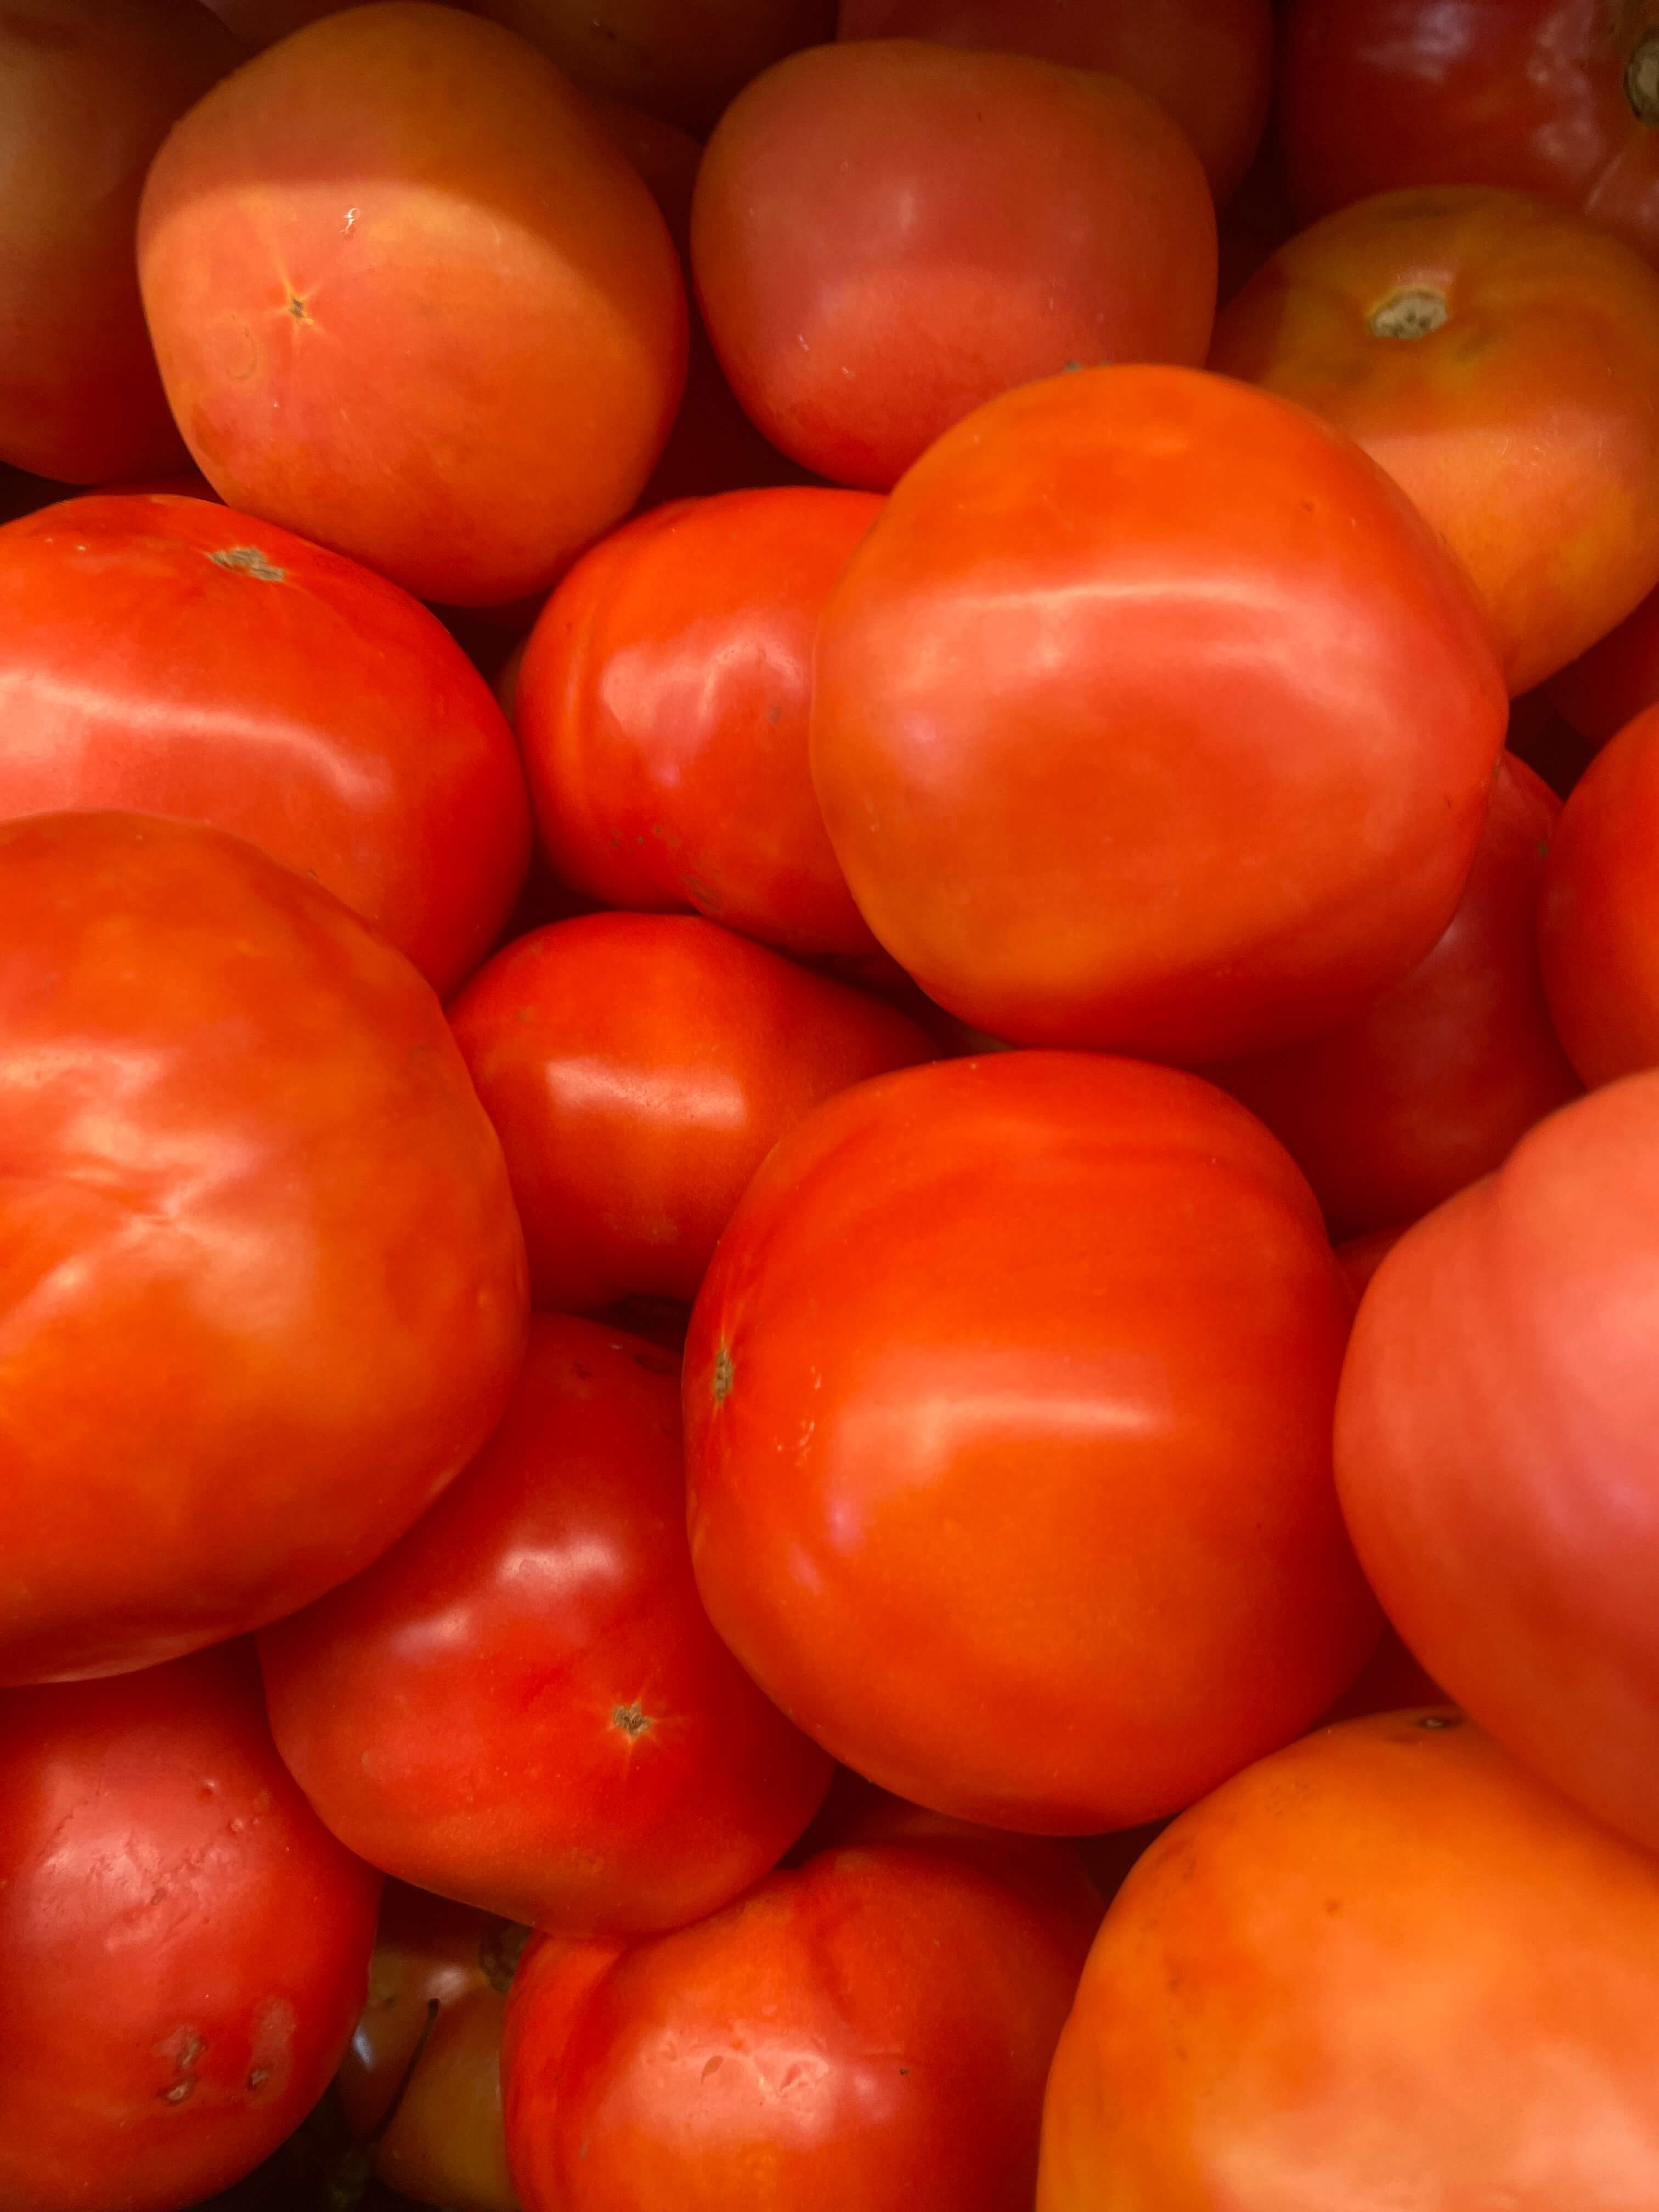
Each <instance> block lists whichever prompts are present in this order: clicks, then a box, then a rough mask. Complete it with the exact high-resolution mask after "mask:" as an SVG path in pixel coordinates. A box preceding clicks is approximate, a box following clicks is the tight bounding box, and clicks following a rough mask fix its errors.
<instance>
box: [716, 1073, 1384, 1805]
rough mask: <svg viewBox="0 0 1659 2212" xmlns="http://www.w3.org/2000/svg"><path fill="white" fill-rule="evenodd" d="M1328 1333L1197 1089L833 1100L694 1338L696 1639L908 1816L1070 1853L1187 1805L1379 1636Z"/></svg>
mask: <svg viewBox="0 0 1659 2212" xmlns="http://www.w3.org/2000/svg"><path fill="white" fill-rule="evenodd" d="M1350 1312H1351V1306H1350V1302H1349V1298H1348V1294H1347V1291H1346V1286H1345V1285H1344V1284H1343V1282H1342V1279H1341V1276H1340V1271H1339V1269H1338V1267H1337V1265H1336V1261H1335V1260H1334V1257H1333V1255H1332V1253H1331V1250H1330V1248H1329V1245H1328V1243H1327V1242H1326V1239H1325V1235H1324V1231H1323V1227H1322V1224H1321V1222H1320V1219H1319V1215H1318V1211H1317V1208H1316V1206H1315V1204H1314V1200H1313V1197H1312V1194H1311V1193H1310V1191H1309V1189H1308V1188H1307V1186H1306V1184H1305V1183H1304V1181H1303V1179H1302V1177H1301V1176H1300V1174H1299V1173H1298V1172H1297V1170H1296V1169H1295V1167H1294V1166H1293V1164H1291V1160H1290V1159H1289V1158H1288V1156H1287V1155H1286V1154H1285V1152H1283V1151H1282V1149H1281V1148H1280V1147H1279V1145H1278V1143H1277V1142H1276V1141H1275V1140H1274V1139H1273V1138H1272V1137H1270V1136H1269V1135H1268V1133H1267V1131H1266V1130H1265V1129H1263V1128H1262V1127H1261V1124H1260V1123H1259V1122H1257V1121H1255V1120H1254V1119H1253V1118H1252V1117H1251V1116H1250V1115H1248V1114H1246V1113H1245V1112H1244V1111H1243V1109H1242V1108H1240V1107H1238V1106H1237V1105H1235V1104H1234V1103H1233V1102H1232V1101H1231V1099H1228V1098H1226V1097H1225V1096H1224V1095H1223V1094H1222V1093H1221V1092H1219V1091H1215V1090H1213V1089H1212V1087H1211V1086H1210V1085H1207V1084H1203V1083H1200V1082H1199V1081H1198V1080H1197V1079H1196V1078H1194V1077H1191V1076H1186V1075H1182V1074H1179V1073H1176V1072H1175V1071H1173V1070H1170V1069H1167V1068H1155V1067H1149V1066H1139V1065H1137V1064H1136V1063H1134V1062H1132V1061H1125V1060H1106V1059H1097V1058H1094V1057H1091V1056H1089V1055H1085V1054H1062V1053H1006V1054H1000V1055H998V1056H996V1057H994V1058H991V1059H987V1060H952V1061H943V1062H940V1063H939V1064H937V1065H935V1066H932V1067H927V1068H918V1069H911V1070H908V1071H906V1072H904V1073H900V1074H897V1075H893V1076H888V1077H886V1078H884V1079H881V1080H879V1081H877V1082H873V1083H866V1084H863V1085H860V1086H859V1087H858V1088H857V1089H856V1090H854V1091H847V1092H844V1093H843V1094H842V1096H841V1097H839V1098H836V1099H832V1100H830V1101H829V1103H828V1104H826V1105H824V1106H823V1107H820V1108H819V1109H818V1111H817V1113H816V1114H815V1115H812V1116H811V1119H810V1120H808V1121H805V1122H803V1123H802V1124H801V1125H800V1126H799V1127H798V1128H796V1129H794V1130H793V1131H791V1132H790V1133H788V1134H787V1136H786V1137H784V1138H783V1139H781V1142H780V1143H779V1144H778V1146H776V1148H775V1150H774V1152H772V1153H771V1155H770V1156H769V1158H768V1160H767V1162H766V1164H765V1165H764V1166H763V1168H762V1169H761V1170H760V1172H759V1174H758V1175H757V1177H756V1178H755V1181H754V1182H752V1183H751V1184H750V1188H749V1190H748V1191H747V1193H746V1194H744V1200H743V1202H742V1204H741V1205H740V1206H739V1207H738V1211H737V1212H736V1213H735V1214H734V1215H733V1217H732V1221H731V1223H730V1225H728V1227H727V1230H726V1234H725V1236H724V1237H722V1239H721V1241H720V1249H719V1250H718V1251H717V1253H716V1254H715V1256H714V1264H713V1265H712V1267H710V1269H709V1273H708V1279H707V1280H706V1281H705V1283H704V1285H703V1289H702V1293H701V1295H700V1296H699V1297H698V1300H697V1303H696V1307H695V1308H694V1310H693V1312H692V1318H691V1328H690V1334H689V1336H688V1339H687V1343H686V1357H685V1406H686V1468H687V1481H688V1496H689V1500H690V1531H691V1554H692V1561H693V1565H694V1567H695V1569H696V1577H697V1585H698V1588H699V1589H700V1590H701V1591H702V1598H703V1602H704V1604H705V1605H706V1606H707V1607H708V1613H709V1618H710V1619H711V1620H713V1621H714V1626H715V1627H716V1628H717V1629H718V1630H719V1631H720V1634H721V1635H722V1636H723V1637H724V1638H725V1639H726V1642H727V1643H728V1644H730V1645H731V1647H732V1650H734V1651H735V1652H736V1653H737V1655H738V1657H739V1659H741V1660H742V1662H743V1663H744V1666H745V1667H747V1668H748V1669H749V1671H750V1673H751V1674H753V1675H754V1676H755V1679H756V1680H757V1681H758V1682H759V1683H760V1684H761V1685H762V1686H763V1688H765V1689H767V1690H768V1691H769V1692H770V1694H771V1695H772V1697H773V1698H774V1699H775V1700H776V1701H777V1702H778V1704H780V1705H781V1706H782V1708H783V1710H784V1711H786V1712H787V1713H788V1714H789V1715H790V1716H791V1717H792V1718H793V1719H794V1720H795V1721H796V1722H797V1723H798V1724H799V1725H800V1726H801V1727H803V1728H805V1729H806V1731H807V1733H808V1734H809V1735H812V1736H814V1737H816V1738H817V1741H819V1742H821V1743H822V1744H823V1745H824V1746H825V1747H826V1748H827V1749H828V1750H829V1751H830V1752H831V1753H834V1754H835V1756H836V1757H837V1758H838V1759H842V1761H843V1762H844V1763H845V1764H846V1765H849V1766H852V1767H854V1768H855V1769H856V1770H857V1771H859V1772H860V1774H863V1775H866V1776H867V1777H868V1778H870V1779H871V1780H872V1781H873V1782H876V1783H878V1784H881V1785H882V1786H883V1787H884V1788H885V1789H888V1790H893V1791H894V1792H896V1794H897V1795H899V1796H903V1797H908V1798H909V1799H911V1800H912V1801H914V1802H915V1803H917V1804H921V1805H926V1806H931V1807H933V1808H936V1809H938V1810H939V1811H942V1812H947V1813H953V1814H957V1815H958V1816H959V1817H961V1818H963V1819H965V1820H977V1821H983V1822H986V1823H988V1824H991V1825H994V1826H1006V1827H1012V1828H1021V1829H1026V1830H1030V1831H1032V1832H1050V1833H1055V1834H1067V1833H1070V1834H1084V1833H1088V1832H1095V1831H1098V1830H1102V1829H1107V1828H1115V1827H1128V1826H1134V1825H1136V1824H1138V1823H1139V1822H1142V1821H1145V1820H1151V1819H1154V1818H1156V1817H1158V1816H1159V1815H1160V1814H1165V1813H1168V1812H1171V1811H1173V1810H1174V1809H1176V1808H1177V1807H1179V1806H1182V1805H1185V1804H1188V1803H1190V1802H1192V1800H1193V1798H1194V1797H1195V1796H1197V1795H1198V1794H1199V1793H1200V1791H1201V1790H1205V1789H1207V1788H1209V1787H1211V1786H1212V1784H1213V1783H1214V1782H1216V1781H1218V1780H1219V1779H1220V1778H1223V1777H1224V1776H1225V1775H1227V1774H1230V1773H1231V1772H1233V1771H1236V1770H1237V1768H1238V1767H1239V1766H1241V1765H1243V1764H1244V1763H1245V1762H1246V1761H1247V1760H1248V1759H1251V1758H1254V1757H1255V1756H1256V1755H1257V1754H1258V1753H1259V1752H1260V1751H1261V1750H1263V1749H1266V1748H1267V1747H1271V1746H1272V1745H1273V1744H1274V1743H1277V1742H1282V1741H1285V1739H1286V1738H1287V1737H1288V1736H1290V1735H1293V1734H1294V1733H1295V1732H1296V1731H1297V1729H1300V1728H1303V1727H1305V1726H1306V1725H1307V1724H1308V1723H1310V1721H1311V1720H1313V1718H1314V1717H1316V1714H1317V1713H1318V1712H1319V1711H1321V1710H1322V1708H1323V1706H1324V1705H1327V1704H1328V1703H1329V1701H1330V1699H1332V1698H1333V1697H1334V1696H1335V1694H1336V1693H1337V1692H1338V1691H1339V1690H1340V1688H1341V1687H1342V1686H1343V1685H1344V1684H1345V1683H1346V1681H1347V1680H1348V1679H1349V1677H1350V1676H1351V1675H1352V1674H1354V1673H1356V1672H1357V1671H1358V1667H1359V1665H1360V1663H1361V1662H1362V1661H1363V1659H1364V1656H1365V1654H1366V1651H1367V1650H1369V1648H1370V1644H1371V1643H1372V1642H1373V1641H1374V1640H1375V1638H1376V1610H1375V1607H1373V1605H1372V1604H1371V1601H1370V1597H1369V1595H1368V1594H1367V1593H1366V1591H1365V1590H1364V1587H1363V1585H1362V1583H1361V1582H1360V1578H1359V1576H1358V1570H1357V1569H1356V1567H1355V1566H1354V1564H1353V1561H1352V1557H1351V1555H1350V1553H1349V1551H1348V1547H1347V1542H1346V1538H1345V1536H1344V1535H1343V1534H1342V1531H1341V1528H1340V1522H1339V1518H1338V1516H1337V1512H1336V1509H1335V1500H1334V1495H1333V1493H1332V1490H1331V1486H1330V1473H1329V1459H1328V1452H1329V1421H1330V1405H1331V1400H1332V1396H1333V1394H1334V1387H1335V1377H1336V1372H1337V1369H1338V1366H1339V1364H1340V1359H1341V1356H1342V1346H1343V1342H1344V1340H1345V1339H1346V1334H1347V1328H1348V1322H1349V1316H1350ZM1247 1532H1248V1533H1247ZM919 1683H936V1684H938V1685H939V1686H940V1690H939V1694H938V1695H937V1696H933V1695H929V1696H922V1695H919V1694H918V1691H917V1685H918V1684H919Z"/></svg>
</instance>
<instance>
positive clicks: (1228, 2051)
mask: <svg viewBox="0 0 1659 2212" xmlns="http://www.w3.org/2000/svg"><path fill="white" fill-rule="evenodd" d="M1656 1944H1659V1869H1656V1867H1655V1864H1654V1863H1653V1861H1652V1860H1651V1859H1650V1858H1649V1857H1646V1856H1645V1854H1644V1853H1641V1852H1638V1851H1636V1850H1632V1849H1631V1847H1630V1846H1629V1844H1626V1843H1625V1842H1623V1841H1622V1840H1621V1839H1620V1838H1617V1837H1615V1836H1613V1835H1610V1834H1609V1833H1608V1832H1607V1830H1606V1829H1604V1828H1602V1827H1601V1826H1599V1825H1598V1824H1596V1823H1595V1822H1594V1821H1591V1820H1585V1819H1584V1818H1583V1815H1582V1814H1579V1813H1577V1811H1576V1810H1575V1808H1572V1807H1571V1806H1570V1805H1568V1804H1567V1803H1566V1802H1565V1801H1564V1800H1563V1799H1562V1798H1560V1797H1559V1796H1557V1795H1556V1793H1555V1792H1554V1791H1553V1790H1550V1789H1548V1788H1547V1787H1546V1786H1545V1785H1544V1784H1541V1783H1540V1782H1538V1781H1536V1780H1535V1779H1534V1778H1533V1777H1532V1776H1531V1775H1529V1774H1528V1773H1527V1772H1526V1771H1524V1770H1523V1769H1522V1767H1521V1766H1519V1765H1517V1764H1516V1762H1515V1761H1514V1760H1512V1759H1510V1758H1508V1757H1507V1756H1506V1755H1505V1754H1504V1752H1503V1751H1501V1750H1500V1749H1499V1747H1498V1745H1497V1744H1495V1743H1494V1742H1492V1740H1491V1738H1490V1737H1488V1736H1486V1735H1483V1734H1482V1732H1481V1731H1480V1729H1477V1728H1475V1727H1474V1726H1473V1725H1471V1724H1470V1723H1468V1722H1465V1721H1463V1720H1462V1717H1460V1716H1459V1715H1458V1714H1457V1713H1455V1711H1449V1710H1447V1709H1446V1708H1444V1707H1441V1708H1439V1709H1431V1710H1429V1711H1414V1712H1399V1713H1391V1714H1388V1715H1385V1716H1382V1717H1377V1718H1374V1719H1360V1720H1355V1721H1351V1722H1349V1723H1346V1725H1345V1726H1342V1727H1340V1728H1333V1729H1321V1730H1320V1731H1319V1732H1318V1734H1317V1735H1310V1736H1307V1737H1304V1739H1303V1740H1302V1741H1300V1742H1299V1743H1295V1744H1292V1745H1291V1746H1290V1747H1288V1748H1287V1749H1285V1750H1284V1751H1280V1752H1278V1753H1275V1754H1274V1755H1273V1757H1272V1758H1271V1759H1263V1760H1262V1761H1261V1763H1260V1764H1259V1765H1256V1766H1254V1767H1252V1768H1251V1769H1249V1771H1248V1772H1246V1773H1244V1774H1241V1775H1240V1776H1238V1777H1237V1779H1236V1780H1234V1781H1232V1782H1230V1783H1228V1784H1226V1785H1225V1788H1223V1789H1221V1790H1218V1791H1217V1792H1216V1793H1215V1795H1214V1796H1212V1797H1210V1798H1208V1799H1206V1801H1205V1802H1203V1803H1202V1804H1200V1805H1198V1806H1195V1807H1194V1808H1193V1810H1192V1811H1191V1812H1189V1813H1187V1814H1183V1816H1182V1818H1181V1819H1180V1820H1176V1822H1175V1823H1174V1824H1173V1826H1170V1827H1169V1828H1168V1829H1166V1830H1165V1831H1164V1834H1163V1835H1162V1836H1161V1837H1160V1838H1158V1841H1157V1842H1156V1843H1154V1844H1152V1847H1151V1849H1150V1850H1148V1851H1147V1852H1146V1854H1145V1856H1144V1857H1142V1858H1141V1859H1140V1860H1139V1863H1137V1865H1136V1866H1135V1868H1134V1869H1133V1872H1132V1873H1131V1874H1130V1875H1129V1877H1128V1879H1127V1881H1126V1882H1125V1884H1124V1886H1123V1887H1122V1888H1121V1890H1120V1891H1119V1893H1118V1895H1117V1898H1116V1899H1115V1902H1114V1904H1113V1905H1112V1907H1111V1910H1110V1911H1109V1913H1108V1915H1107V1917H1106V1921H1105V1923H1104V1925H1103V1928H1102V1929H1101V1932H1100V1935H1099V1937H1098V1938H1097V1942H1096V1944H1095V1948H1094V1950H1093V1952H1092V1954H1091V1957H1090V1960H1089V1964H1088V1966H1087V1968H1086V1969H1085V1973H1084V1976H1083V1983H1082V1987H1081V1989H1080V1990H1079V1993H1078V1998H1077V2002H1076V2004H1075V2006H1074V2007H1073V2011H1072V2015H1071V2017H1070V2019H1069V2020H1068V2021H1067V2022H1066V2028H1065V2032H1064V2033H1063V2034H1062V2036H1061V2038H1060V2048H1059V2050H1058V2051H1057V2053H1056V2055H1055V2059H1054V2071H1053V2073H1052V2075H1050V2078H1049V2083H1048V2099H1047V2102H1046V2105H1045V2108H1044V2114H1043V2139H1042V2175H1041V2179H1040V2182H1039V2185H1038V2189H1037V2197H1036V2203H1037V2212H1098V2208H1099V2207H1101V2206H1103V2205H1106V2204H1109V2205H1110V2206H1111V2207H1112V2212H1196V2208H1198V2207H1200V2206H1202V2207H1204V2208H1205V2212H1210V2208H1212V2207H1214V2208H1216V2212H1220V2208H1221V2207H1223V2206H1225V2207H1227V2208H1229V2212H1231V2208H1232V2207H1235V2206H1237V2207H1239V2208H1240V2212H1243V2208H1244V2207H1247V2206H1248V2207H1249V2212H1314V2208H1315V2207H1317V2208H1318V2212H1380V2208H1382V2207H1383V2206H1384V2205H1387V2206H1389V2207H1390V2208H1393V2207H1396V2206H1397V2207H1400V2208H1401V2212H1406V2208H1407V2207H1409V2208H1410V2212H1476V2208H1480V2212H1486V2208H1487V2207H1491V2208H1492V2209H1493V2212H1496V2208H1497V2207H1498V2206H1500V2205H1501V2206H1502V2207H1503V2208H1504V2212H1562V2208H1564V2207H1565V2206H1567V2205H1571V2206H1572V2208H1573V2212H1644V2208H1645V2207H1646V2206H1648V2205H1650V2204H1651V2203H1653V2202H1654V2201H1655V2197H1656V2193H1659V2088H1656V2085H1655V2081H1654V2074H1653V2069H1652V2066H1651V2064H1650V2063H1649V2057H1648V2044H1649V2023H1650V2020H1651V2017H1652V2013H1653V2008H1654V2005H1655V2002H1656V1999H1659V1969H1656V1966H1655V1963H1654V1961H1655V1957H1656Z"/></svg>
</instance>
